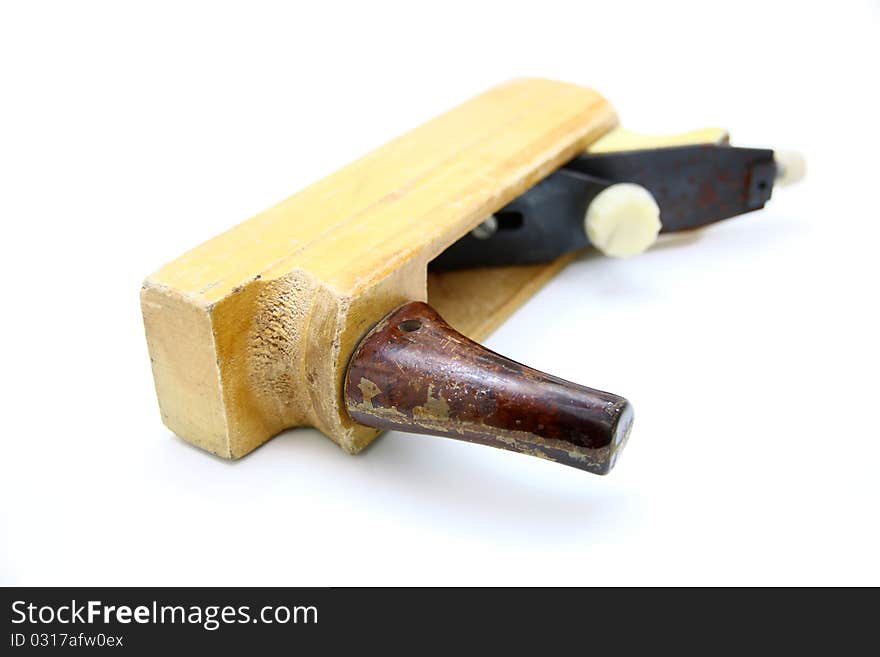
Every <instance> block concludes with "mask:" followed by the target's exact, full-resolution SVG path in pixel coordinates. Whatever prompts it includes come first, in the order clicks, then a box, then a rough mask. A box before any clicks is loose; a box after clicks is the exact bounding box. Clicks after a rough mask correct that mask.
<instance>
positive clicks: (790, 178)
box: [773, 151, 807, 186]
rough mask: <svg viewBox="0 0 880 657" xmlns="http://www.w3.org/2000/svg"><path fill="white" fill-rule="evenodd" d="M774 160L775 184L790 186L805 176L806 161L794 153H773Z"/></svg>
mask: <svg viewBox="0 0 880 657" xmlns="http://www.w3.org/2000/svg"><path fill="white" fill-rule="evenodd" d="M773 158H774V159H775V160H776V184H777V185H780V186H784V185H791V184H792V183H796V182H797V181H798V180H801V179H802V178H803V177H804V176H805V175H806V174H807V161H806V159H804V156H803V155H801V154H800V153H798V152H796V151H774V152H773Z"/></svg>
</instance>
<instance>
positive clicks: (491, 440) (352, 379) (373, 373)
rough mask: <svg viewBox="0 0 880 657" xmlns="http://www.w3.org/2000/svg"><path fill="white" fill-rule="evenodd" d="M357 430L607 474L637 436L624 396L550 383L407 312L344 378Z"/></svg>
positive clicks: (367, 344)
mask: <svg viewBox="0 0 880 657" xmlns="http://www.w3.org/2000/svg"><path fill="white" fill-rule="evenodd" d="M345 402H346V406H347V408H348V412H349V414H350V415H351V416H352V417H353V418H354V419H355V420H357V421H358V422H360V423H362V424H366V425H370V426H374V427H378V428H381V429H400V430H403V431H408V432H412V433H426V434H431V435H437V436H447V437H449V438H456V439H458V440H464V441H467V442H473V443H479V444H481V445H489V446H492V447H499V448H501V449H506V450H510V451H513V452H520V453H522V454H529V455H531V456H537V457H539V458H544V459H548V460H551V461H556V462H558V463H562V464H565V465H570V466H572V467H575V468H578V469H581V470H586V471H588V472H592V473H594V474H606V473H608V471H610V470H611V468H612V467H613V466H614V463H615V461H616V459H617V456H618V454H619V453H620V450H621V449H622V448H623V446H624V445H625V444H626V440H627V438H628V437H629V432H630V429H631V427H632V419H633V411H632V406H631V405H630V404H629V402H627V400H626V399H624V398H623V397H619V396H618V395H614V394H611V393H608V392H602V391H600V390H593V389H591V388H586V387H584V386H581V385H578V384H576V383H571V382H569V381H564V380H563V379H560V378H558V377H555V376H551V375H548V374H544V373H543V372H539V371H537V370H534V369H532V368H530V367H527V366H525V365H521V364H520V363H517V362H514V361H512V360H510V359H509V358H505V357H504V356H501V355H500V354H497V353H495V352H493V351H490V350H489V349H486V348H485V347H483V346H482V345H480V344H477V343H476V342H474V341H473V340H469V339H468V338H466V337H465V336H463V335H462V334H461V333H459V332H458V331H455V330H454V329H452V328H451V327H450V326H449V325H448V324H447V323H446V322H445V321H443V319H442V318H441V317H440V315H438V314H437V312H436V311H435V310H434V309H433V308H431V307H430V306H428V305H427V304H425V303H421V302H412V303H408V304H404V305H403V306H401V307H400V308H398V309H396V310H394V311H392V312H391V313H390V314H389V315H388V316H387V317H385V318H384V319H382V320H381V321H380V322H379V323H378V324H377V325H376V327H375V328H374V329H373V330H372V331H370V332H369V333H368V334H367V336H366V337H365V338H364V339H363V340H362V341H361V343H360V344H359V345H358V347H357V349H356V350H355V352H354V355H353V356H352V358H351V362H350V363H349V366H348V373H347V375H346V379H345Z"/></svg>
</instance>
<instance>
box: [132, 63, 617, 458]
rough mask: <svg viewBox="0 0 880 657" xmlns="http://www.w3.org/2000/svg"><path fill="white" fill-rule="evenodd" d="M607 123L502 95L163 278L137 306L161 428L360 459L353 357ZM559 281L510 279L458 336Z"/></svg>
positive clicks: (606, 114)
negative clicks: (454, 247)
mask: <svg viewBox="0 0 880 657" xmlns="http://www.w3.org/2000/svg"><path fill="white" fill-rule="evenodd" d="M615 123H616V117H615V115H614V112H613V110H612V109H611V107H610V105H609V104H608V103H607V102H606V101H605V100H604V99H603V98H602V97H601V96H599V95H598V94H597V93H595V92H594V91H592V90H590V89H586V88H583V87H578V86H575V85H570V84H566V83H561V82H554V81H550V80H540V79H524V80H515V81H512V82H509V83H507V84H503V85H501V86H499V87H496V88H494V89H491V90H489V91H487V92H486V93H484V94H481V95H480V96H477V97H476V98H474V99H472V100H470V101H468V102H466V103H464V104H462V105H460V106H459V107H457V108H455V109H453V110H451V111H449V112H447V113H446V114H443V115H441V116H440V117H438V118H436V119H434V120H432V121H430V122H428V123H426V124H425V125H423V126H421V127H419V128H416V129H415V130H413V131H412V132H410V133H407V134H405V135H403V136H401V137H399V138H397V139H395V140H393V141H392V142H390V143H389V144H387V145H385V146H383V147H381V148H379V149H378V150H376V151H373V152H372V153H370V154H368V155H366V156H364V157H362V158H361V159H359V160H357V161H355V162H354V163H352V164H350V165H349V166H347V167H345V168H343V169H341V170H340V171H338V172H337V173H335V174H332V175H331V176H329V177H327V178H325V179H323V180H321V181H319V182H317V183H315V184H314V185H312V186H310V187H308V188H307V189H305V190H303V191H302V192H299V193H298V194H295V195H294V196H291V197H290V198H288V199H286V200H284V201H282V202H281V203H279V204H278V205H276V206H274V207H273V208H270V209H269V210H267V211H265V212H263V213H261V214H259V215H257V216H256V217H254V218H252V219H249V220H248V221H245V222H244V223H242V224H240V225H238V226H236V227H235V228H232V229H231V230H229V231H226V232H225V233H223V234H221V235H218V236H217V237H215V238H213V239H212V240H209V241H208V242H206V243H204V244H202V245H201V246H198V247H196V248H195V249H193V250H192V251H190V252H188V253H186V254H184V255H183V256H181V257H180V258H178V259H177V260H175V261H173V262H171V263H168V264H167V265H165V266H164V267H162V268H161V269H160V270H159V271H157V272H156V273H154V274H153V275H151V276H150V277H148V278H147V280H146V281H145V282H144V286H143V289H142V293H141V299H142V310H143V315H144V324H145V329H146V334H147V342H148V345H149V349H150V357H151V360H152V365H153V374H154V378H155V382H156V390H157V394H158V398H159V404H160V407H161V410H162V417H163V420H164V422H165V423H166V425H167V426H168V427H169V428H170V429H171V430H172V431H174V432H175V433H177V434H178V435H179V436H181V437H182V438H184V439H185V440H187V441H189V442H192V443H194V444H196V445H199V446H200V447H203V448H205V449H207V450H209V451H211V452H214V453H215V454H218V455H221V456H224V457H227V458H236V457H239V456H242V455H244V454H246V453H247V452H249V451H251V450H252V449H254V448H255V447H257V446H258V445H260V444H261V443H262V442H264V441H265V440H267V439H268V438H270V437H271V436H273V435H275V434H276V433H278V432H280V431H282V430H283V429H286V428H288V427H294V426H313V427H316V428H317V429H319V430H320V431H322V432H323V433H325V434H326V435H328V436H329V437H330V438H332V439H333V440H335V441H336V442H337V443H339V444H340V445H341V446H342V447H343V448H344V449H346V450H347V451H349V452H357V451H359V450H360V449H362V448H363V447H364V446H365V445H366V444H368V443H369V442H370V441H371V440H372V439H373V438H375V436H376V434H377V431H376V430H375V429H372V428H369V427H365V426H362V425H359V424H357V423H355V422H353V421H352V420H351V418H349V417H348V415H347V413H346V412H345V410H344V407H343V404H342V399H341V389H342V380H343V376H344V371H345V367H346V365H347V363H348V360H349V357H350V355H351V353H352V351H353V349H354V347H355V345H356V344H357V343H358V342H359V340H360V339H361V338H362V337H363V336H364V335H365V334H366V333H367V331H369V330H370V329H371V328H372V327H373V326H374V325H375V324H376V322H378V321H379V319H381V317H383V316H384V315H386V314H387V313H388V312H389V311H390V310H392V309H393V308H395V307H397V306H399V305H401V304H402V303H405V302H408V301H412V300H422V301H423V300H425V299H426V298H427V296H428V292H427V280H426V268H427V263H428V262H429V261H430V260H431V259H432V258H433V257H434V256H436V255H437V254H438V253H440V252H441V251H442V250H443V249H445V248H446V247H447V246H449V244H451V243H452V242H454V241H455V240H456V239H458V238H459V237H460V236H461V235H463V234H464V233H466V232H467V231H469V230H471V229H472V228H473V227H474V226H476V225H477V224H478V223H480V221H482V220H483V219H484V218H485V217H486V216H487V215H488V214H490V213H492V212H494V211H495V210H497V209H499V208H500V207H502V206H503V205H505V204H506V203H507V202H509V201H510V200H512V199H513V198H514V197H515V196H517V195H518V194H520V193H522V192H523V191H524V190H525V189H527V188H528V187H530V186H531V185H533V184H534V183H535V182H536V181H537V180H539V179H541V178H543V177H544V176H546V175H547V174H549V173H550V172H551V171H553V170H554V169H555V168H557V167H558V166H559V165H561V164H562V163H563V162H565V161H566V160H568V159H570V158H571V157H573V156H574V155H575V154H577V153H578V152H580V151H582V150H584V149H585V148H586V147H587V146H588V145H589V144H590V143H592V142H593V141H595V140H596V139H597V138H599V137H600V136H601V135H603V134H604V133H606V132H607V131H608V130H609V129H611V128H612V127H613V126H614V124H615ZM559 266H561V265H559V264H554V265H549V266H547V267H542V268H535V269H533V270H532V271H531V272H529V273H525V272H519V273H517V272H508V273H507V276H508V278H507V280H508V283H507V284H501V283H499V284H498V285H497V286H496V289H497V291H498V292H499V294H498V301H497V303H494V304H493V305H492V306H491V307H490V308H489V309H488V310H487V311H486V312H485V313H483V314H484V315H485V317H483V318H482V319H480V321H479V322H473V321H472V324H473V326H472V329H473V330H474V331H475V332H476V333H477V334H478V335H477V337H480V334H482V333H484V332H487V331H488V330H490V329H491V328H493V327H494V326H495V325H497V323H499V322H500V321H501V320H502V319H503V317H504V316H506V314H507V313H509V312H510V311H511V310H512V309H513V307H514V306H515V305H516V303H518V302H520V301H522V300H524V298H525V297H526V296H527V295H528V294H531V292H533V291H534V289H536V287H537V284H539V283H540V282H541V281H543V280H546V279H547V278H548V277H549V276H550V275H552V273H553V272H554V271H555V270H556V269H558V267H559ZM554 267H555V269H554ZM499 273H500V272H499ZM498 280H499V281H500V280H501V279H498ZM458 283H459V285H458V287H459V290H458V292H456V291H455V287H456V285H455V284H454V283H452V282H449V281H447V283H446V284H445V285H441V286H440V287H439V288H438V287H437V286H434V289H435V290H437V289H443V290H445V294H446V298H445V299H444V301H443V303H441V306H443V308H444V312H449V308H454V307H455V298H456V297H459V298H460V299H461V300H462V303H463V304H472V305H473V306H474V308H476V306H477V305H479V301H478V300H473V299H471V300H467V296H466V295H463V294H460V293H461V292H462V291H463V290H462V287H461V286H467V283H468V282H467V280H460V281H459V282H458ZM514 284H515V285H516V290H517V291H516V292H513V291H512V288H511V287H510V285H514ZM453 314H454V313H453ZM478 314H480V313H479V311H478V310H471V311H469V312H467V313H463V314H462V317H465V316H467V317H475V316H476V315H478Z"/></svg>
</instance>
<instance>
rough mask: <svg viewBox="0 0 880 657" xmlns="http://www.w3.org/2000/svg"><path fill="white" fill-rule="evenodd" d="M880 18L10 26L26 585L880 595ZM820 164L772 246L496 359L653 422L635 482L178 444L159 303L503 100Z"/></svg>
mask: <svg viewBox="0 0 880 657" xmlns="http://www.w3.org/2000/svg"><path fill="white" fill-rule="evenodd" d="M878 44H880V8H878V4H877V3H876V2H870V3H869V2H843V1H839V2H834V3H805V2H802V3H790V4H789V3H772V2H767V1H762V2H744V1H742V0H740V1H737V2H731V3H729V4H723V5H722V4H719V3H710V2H694V3H686V4H682V3H675V2H646V3H634V2H601V3H589V2H585V1H583V0H580V1H577V2H570V3H561V2H550V1H547V0H542V1H541V2H526V3H514V2H493V3H481V2H475V1H472V2H466V3H460V4H459V3H454V2H448V1H446V2H442V3H437V4H434V5H426V4H420V3H416V2H400V3H387V2H377V1H375V0H372V1H370V2H360V3H351V4H347V5H346V4H341V3H332V2H303V3H294V2H289V3H281V4H278V5H269V4H263V3H258V2H247V3H245V2H242V3H239V4H238V5H228V4H226V3H217V2H212V3H205V4H194V3H182V2H172V3H159V2H149V3H146V2H145V3H133V2H131V3H130V2H105V3H96V2H76V3H72V2H58V3H47V2H4V3H3V5H2V9H0V219H2V233H0V234H2V238H0V239H2V258H0V267H2V275H3V277H2V283H3V287H2V297H0V314H2V322H0V331H2V341H0V349H2V353H0V356H2V359H0V368H2V373H3V378H2V386H3V390H2V400H3V401H2V404H3V406H2V432H0V436H2V453H0V477H2V480H0V495H2V497H0V505H2V506H0V583H4V584H13V583H16V584H32V585H36V584H42V585H48V584H96V585H97V584H111V585H112V584H116V585H123V584H216V585H221V584H255V585H271V584H278V585H331V584H333V585H341V584H880V567H878V558H877V557H878V551H880V533H878V501H880V495H878V483H877V480H878V468H880V428H878V424H880V416H878V388H880V385H878V367H880V363H878V335H880V330H878V328H880V327H878V321H877V298H878V295H877V291H876V286H877V283H878V282H880V281H878V279H880V276H878V271H880V267H878V264H877V263H878V243H877V242H878V236H880V228H878V220H880V212H878V195H880V171H878V166H877V156H878V146H880V144H878V138H877V130H878V128H877V119H878V114H880V102H878V65H880V46H878ZM522 75H541V76H546V77H554V78H559V79H564V80H568V81H572V82H578V83H582V84H585V85H590V86H594V87H595V88H597V89H598V90H600V91H601V92H602V93H603V94H604V95H606V97H608V98H609V99H610V100H611V101H612V103H613V104H614V105H615V106H616V107H617V108H618V110H619V113H620V115H621V117H622V121H623V123H624V124H625V125H626V126H627V127H630V128H632V129H636V130H641V131H645V132H656V133H669V132H677V131H684V130H688V129H692V128H696V127H701V126H705V125H721V126H724V127H727V128H728V129H730V131H731V133H732V137H733V141H734V143H736V144H739V145H745V146H765V147H776V148H794V149H799V150H801V151H803V152H804V153H805V154H806V155H807V157H808V161H809V173H808V178H807V180H806V181H805V182H804V183H802V184H801V185H799V186H797V187H792V188H786V189H780V190H778V191H777V192H776V194H775V195H774V198H773V200H772V201H771V202H770V204H769V205H768V206H767V208H766V209H765V210H764V211H763V212H758V213H753V214H751V215H748V216H744V217H741V218H737V219H733V220H731V221H729V222H726V223H723V224H721V225H718V226H715V227H713V228H711V229H709V230H706V231H705V232H704V233H702V234H701V236H700V238H699V239H698V240H696V241H694V242H691V243H682V244H676V245H669V246H666V247H664V248H656V249H654V250H652V251H650V252H648V253H647V254H645V255H642V256H639V257H636V258H633V259H629V260H624V261H620V260H611V259H606V258H600V257H584V258H583V259H581V260H579V261H578V262H576V263H575V264H573V265H571V266H570V267H568V268H567V269H566V270H565V271H564V272H563V273H562V274H561V275H560V276H559V277H558V278H556V279H555V280H554V281H553V282H552V283H550V284H549V285H548V286H547V287H546V288H545V289H543V290H542V291H541V292H540V293H539V294H538V295H537V296H536V297H534V298H533V299H532V300H531V301H530V302H529V303H528V304H527V305H526V306H524V307H523V308H522V309H520V310H519V311H518V312H517V313H516V314H515V315H514V316H513V317H512V318H511V319H510V321H509V322H508V323H507V324H505V325H504V326H503V327H502V328H501V329H500V330H498V331H497V332H496V333H495V334H494V335H493V336H492V337H491V339H489V340H488V342H487V344H488V346H490V347H491V348H493V349H495V350H497V351H500V352H502V353H504V354H506V355H509V356H511V357H513V358H515V359H517V360H520V361H523V362H525V363H527V364H530V365H532V366H535V367H538V368H540V369H543V370H545V371H549V372H553V373H555V374H558V375H561V376H563V377H565V378H569V379H573V380H575V381H578V382H581V383H584V384H587V385H590V386H593V387H597V388H600V389H606V390H612V391H615V392H618V393H620V394H623V395H625V396H627V397H628V398H629V399H631V400H632V402H633V403H634V406H635V409H636V424H635V430H634V433H633V436H632V438H631V440H630V443H629V445H628V447H627V451H626V452H625V453H624V455H623V457H622V459H621V460H620V462H619V463H618V467H617V468H616V469H615V471H614V472H613V473H612V474H611V475H610V476H608V477H605V478H601V477H595V476H591V475H588V474H585V473H583V472H579V471H577V470H573V469H569V468H565V467H562V466H559V465H554V464H552V463H549V462H543V461H540V460H537V459H533V458H527V457H524V456H520V455H516V454H510V453H506V452H502V451H498V450H493V449H489V448H485V447H479V446H473V445H468V444H463V443H459V442H455V441H448V440H442V439H435V438H427V437H420V436H412V435H406V434H399V433H392V434H386V435H385V436H383V437H382V438H380V439H379V440H378V441H377V442H376V443H374V445H373V446H372V447H371V448H370V449H368V450H367V451H366V452H364V453H362V454H360V455H358V456H349V455H346V454H345V453H343V452H342V451H341V450H340V449H338V448H337V447H336V446H335V445H334V444H333V443H332V442H330V441H329V440H327V439H326V438H324V437H323V436H321V435H320V434H319V433H317V432H315V431H312V430H306V429H301V430H296V431H289V432H287V433H285V434H283V435H281V436H278V437H276V438H275V439H274V440H272V441H270V442H269V443H268V444H267V445H265V446H264V447H262V448H261V449H259V450H257V451H256V452H255V453H253V454H251V455H250V456H248V457H247V458H245V459H243V460H241V461H239V462H235V463H229V462H226V461H223V460H221V459H218V458H214V457H212V456H209V455H207V454H205V453H203V452H201V451H199V450H197V449H195V448H192V447H190V446H188V445H186V444H185V443H183V442H182V441H180V440H179V439H177V438H175V437H174V436H173V435H172V434H170V432H169V431H168V430H167V429H165V428H164V427H163V426H162V424H161V422H160V418H159V412H158V408H157V404H156V400H155V395H154V391H153V384H152V377H151V373H150V368H149V360H148V357H147V352H146V346H145V341H144V337H143V327H142V324H141V318H140V309H139V305H138V291H139V287H140V282H141V280H142V279H143V278H144V277H145V276H146V274H148V273H149V272H151V271H153V270H155V269H156V268H158V266H159V265H161V264H162V263H164V262H165V261H168V260H170V259H173V258H174V257H176V256H178V255H179V254H181V253H182V252H183V251H185V250H187V249H188V248H190V247H192V246H194V245H195V244H197V243H199V242H201V241H203V240H204V239H206V238H208V237H210V236H212V235H214V234H216V233H218V232H220V231H221V230H223V229H225V228H227V227H229V226H232V225H233V224H235V223H237V222H239V221H241V220H243V219H245V218H247V217H248V216H251V215H253V214H254V213H256V212H258V211H259V210H261V209H263V208H265V207H267V206H269V205H271V204H273V203H274V202H275V201H278V200H280V199H281V198H283V197H285V196H287V195H288V194H290V193H292V192H294V191H296V190H297V189H299V188H301V187H303V186H305V185H306V184H308V183H310V182H312V181H314V180H316V179H317V178H319V177H321V176H323V175H326V174H327V173H330V172H331V171H333V170H334V169H336V168H337V167H339V166H341V165H343V164H345V163H346V162H348V161H349V160H351V159H354V158H355V157H356V156H359V155H361V154H363V153H364V152H366V151H368V150H370V149H371V148H373V147H376V146H378V145H381V144H382V143H383V142H385V141H386V140H388V139H389V138H391V137H393V136H395V135H397V134H399V133H400V132H403V131H405V130H408V129H410V128H412V127H414V126H415V125H418V124H419V123H421V122H422V121H424V120H426V119H428V118H430V117H431V116H433V115H436V114H438V113H440V112H442V111H443V110H445V109H447V108H449V107H451V106H453V105H455V104H457V103H458V102H460V101H462V100H464V99H466V98H468V97H470V96H471V95H473V94H475V93H478V92H480V91H482V90H483V89H485V88H487V87H489V86H491V85H493V84H496V83H498V82H500V81H503V80H506V79H508V78H511V77H516V76H522Z"/></svg>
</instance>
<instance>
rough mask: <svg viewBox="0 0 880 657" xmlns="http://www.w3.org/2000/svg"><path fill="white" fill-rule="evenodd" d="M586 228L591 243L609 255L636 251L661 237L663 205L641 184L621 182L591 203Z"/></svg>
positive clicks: (608, 188)
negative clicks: (659, 204) (661, 210)
mask: <svg viewBox="0 0 880 657" xmlns="http://www.w3.org/2000/svg"><path fill="white" fill-rule="evenodd" d="M584 228H585V230H586V233H587V238H589V240H590V243H592V245H593V246H595V247H596V248H597V249H599V251H601V252H602V253H604V254H605V255H609V256H616V257H624V256H631V255H636V254H637V253H641V252H642V251H644V250H645V249H647V248H648V247H649V246H651V245H652V244H653V243H654V242H656V241H657V235H658V234H659V233H660V228H661V224H660V207H659V206H658V205H657V201H655V200H654V197H653V196H651V192H649V191H648V190H647V189H645V188H644V187H642V186H641V185H636V184H634V183H617V184H616V185H611V186H610V187H606V188H605V189H603V190H602V191H601V192H599V193H598V194H597V195H596V198H594V199H593V202H592V203H590V205H589V207H587V212H586V215H585V216H584Z"/></svg>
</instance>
